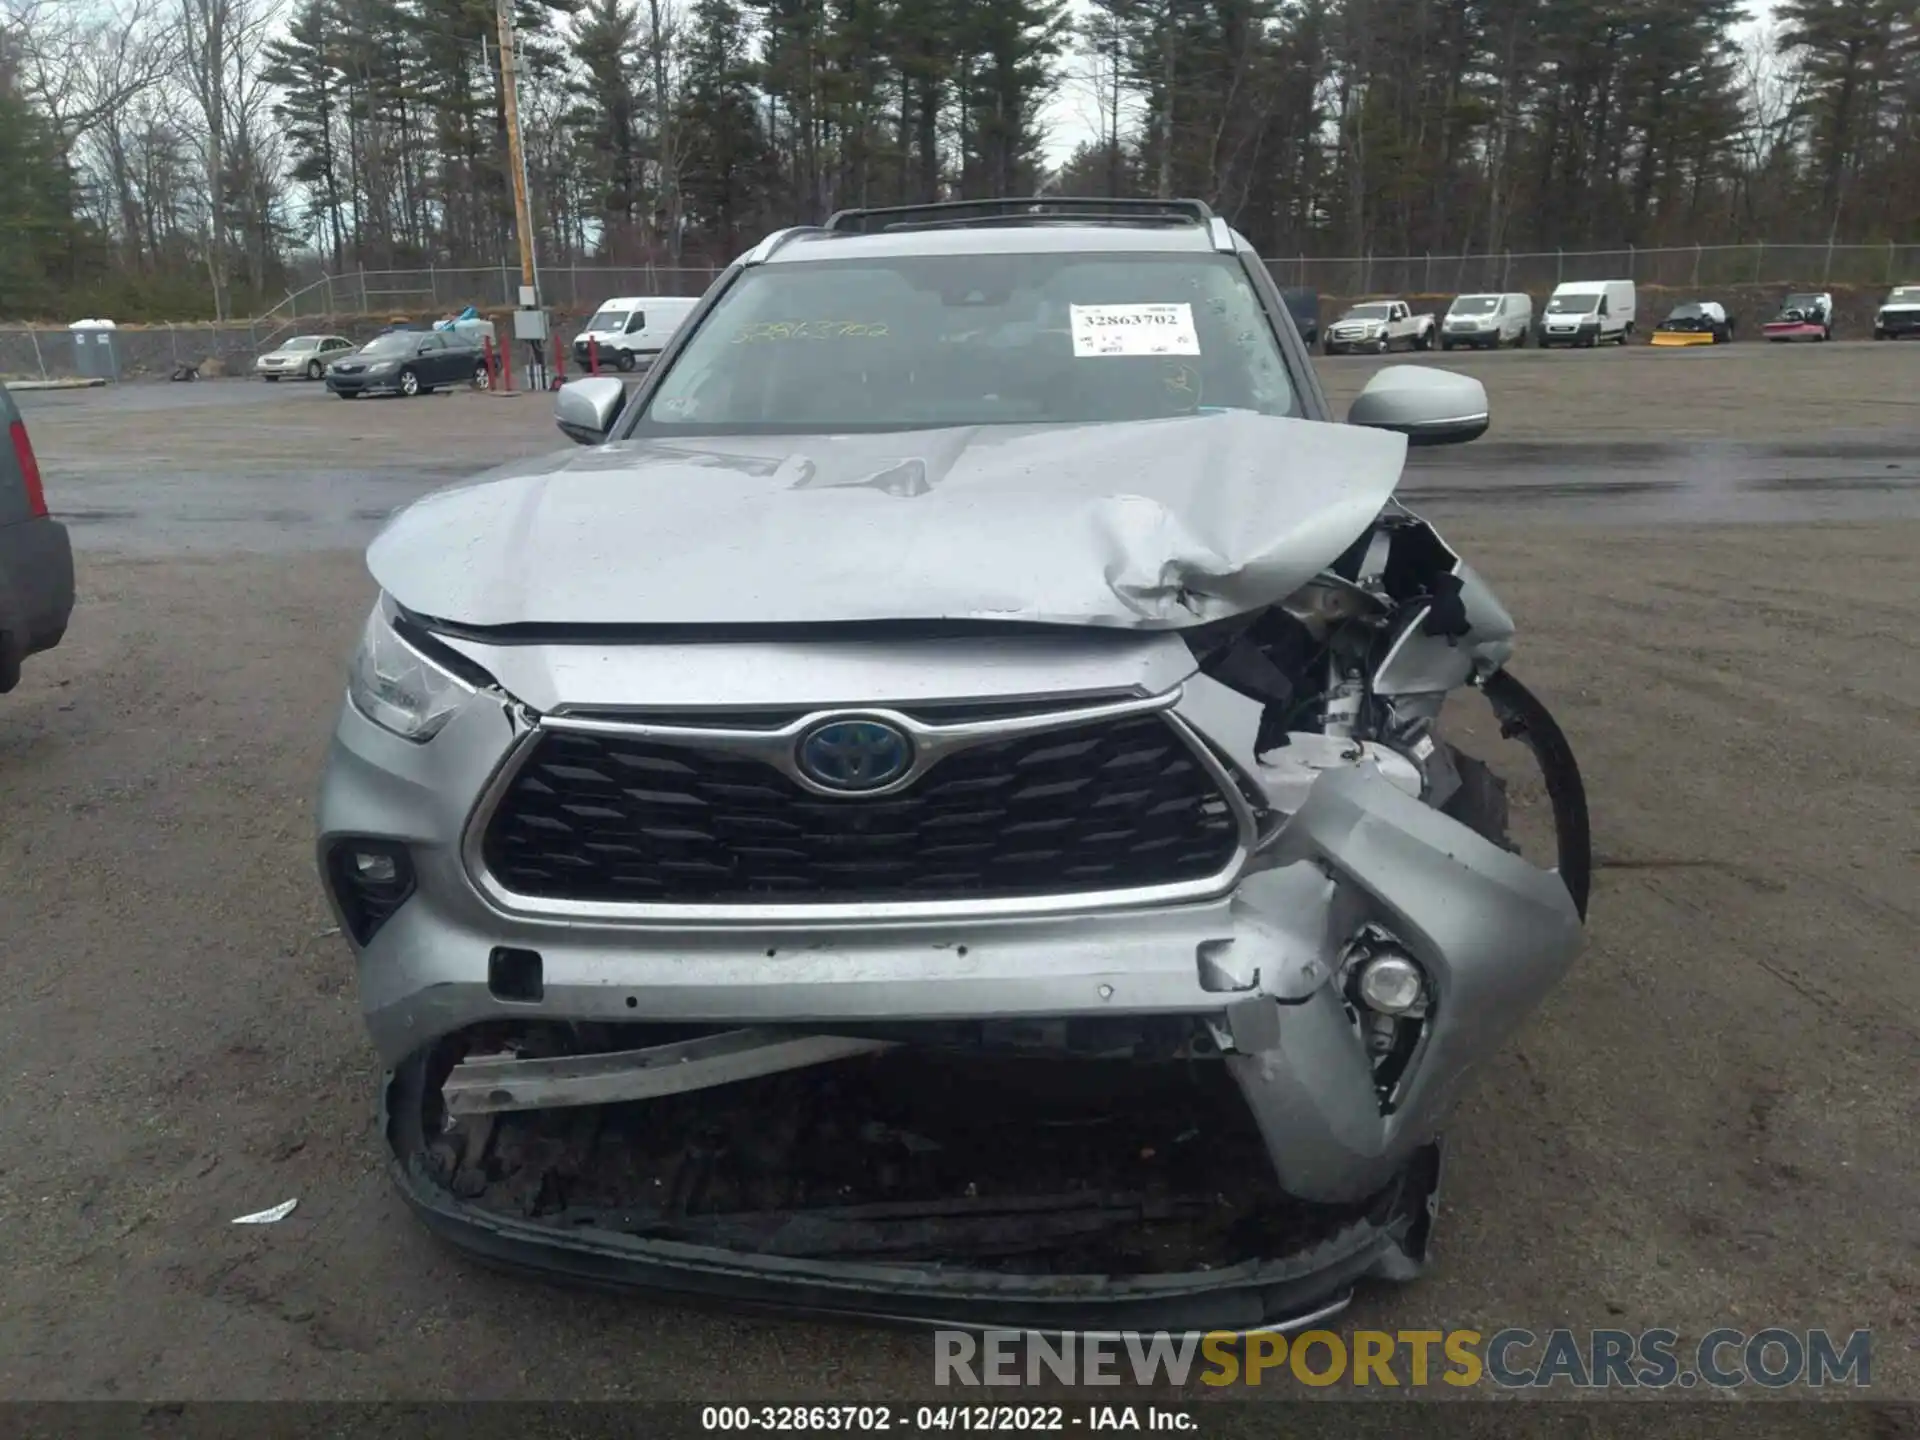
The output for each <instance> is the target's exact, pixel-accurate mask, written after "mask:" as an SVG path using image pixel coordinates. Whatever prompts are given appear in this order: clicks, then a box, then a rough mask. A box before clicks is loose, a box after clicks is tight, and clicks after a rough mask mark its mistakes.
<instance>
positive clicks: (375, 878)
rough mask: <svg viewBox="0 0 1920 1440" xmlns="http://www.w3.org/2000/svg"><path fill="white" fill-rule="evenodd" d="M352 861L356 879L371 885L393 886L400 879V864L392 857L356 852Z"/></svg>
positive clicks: (369, 852) (370, 852) (365, 851)
mask: <svg viewBox="0 0 1920 1440" xmlns="http://www.w3.org/2000/svg"><path fill="white" fill-rule="evenodd" d="M352 859H353V874H354V878H355V879H358V880H363V881H365V882H367V883H368V884H370V885H391V884H392V883H393V882H394V881H396V880H398V879H399V878H400V862H399V861H398V860H395V859H394V858H393V856H391V855H381V854H378V853H376V852H374V851H370V850H355V851H354V852H353V854H352Z"/></svg>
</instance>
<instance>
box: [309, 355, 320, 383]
mask: <svg viewBox="0 0 1920 1440" xmlns="http://www.w3.org/2000/svg"><path fill="white" fill-rule="evenodd" d="M307 378H308V379H309V380H318V379H319V378H320V362H319V361H318V360H309V361H308V362H307Z"/></svg>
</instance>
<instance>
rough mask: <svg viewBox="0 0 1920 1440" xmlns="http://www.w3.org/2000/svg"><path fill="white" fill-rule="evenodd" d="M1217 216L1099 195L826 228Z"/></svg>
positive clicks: (887, 212)
mask: <svg viewBox="0 0 1920 1440" xmlns="http://www.w3.org/2000/svg"><path fill="white" fill-rule="evenodd" d="M1214 218H1215V217H1214V213H1213V211H1212V209H1211V208H1210V207H1209V206H1208V205H1207V203H1206V201H1204V200H1118V199H1112V198H1108V197H1099V196H1078V195H1045V196H1019V197H1013V198H1006V199H999V200H943V201H940V202H939V203H937V204H932V205H888V206H883V207H881V208H879V209H874V210H838V211H835V212H834V213H833V214H832V215H830V216H828V217H827V224H826V228H827V230H829V231H830V232H832V233H833V234H836V235H871V234H873V233H874V232H876V231H880V230H903V229H909V228H912V229H919V228H921V227H927V226H935V225H939V226H948V225H954V226H958V225H993V224H1013V225H1022V224H1027V225H1031V224H1035V223H1037V222H1041V221H1046V220H1055V221H1058V220H1096V221H1107V222H1109V223H1112V222H1116V221H1118V222H1126V221H1135V222H1139V221H1146V222H1148V223H1152V222H1153V221H1156V220H1157V221H1161V222H1163V223H1164V222H1168V221H1173V222H1177V223H1182V224H1191V225H1206V224H1207V223H1208V222H1210V221H1211V220H1213V219H1214Z"/></svg>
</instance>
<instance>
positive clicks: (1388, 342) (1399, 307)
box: [1321, 300, 1440, 355]
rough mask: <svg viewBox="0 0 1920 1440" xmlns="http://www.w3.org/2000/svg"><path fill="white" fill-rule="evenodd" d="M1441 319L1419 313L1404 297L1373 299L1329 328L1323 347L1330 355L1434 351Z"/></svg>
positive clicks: (1355, 307)
mask: <svg viewBox="0 0 1920 1440" xmlns="http://www.w3.org/2000/svg"><path fill="white" fill-rule="evenodd" d="M1439 328H1440V322H1439V321H1438V320H1436V319H1435V318H1434V317H1433V316H1432V315H1430V314H1429V315H1416V314H1414V313H1413V307H1411V306H1410V305H1408V304H1407V302H1406V301H1404V300H1370V301H1368V302H1367V303H1366V304H1364V305H1355V306H1354V307H1353V308H1352V309H1350V310H1348V311H1347V313H1346V314H1344V315H1342V316H1341V317H1340V318H1339V319H1338V320H1336V321H1334V322H1333V324H1332V325H1330V326H1328V327H1327V332H1326V337H1327V338H1326V340H1325V341H1324V342H1323V343H1322V346H1321V348H1322V349H1323V350H1325V352H1326V353H1327V354H1329V355H1347V354H1351V353H1353V352H1355V351H1371V352H1372V353H1374V354H1376V355H1384V354H1386V353H1387V351H1389V350H1394V349H1405V350H1431V349H1432V348H1433V342H1434V339H1435V337H1436V336H1437V335H1438V333H1439Z"/></svg>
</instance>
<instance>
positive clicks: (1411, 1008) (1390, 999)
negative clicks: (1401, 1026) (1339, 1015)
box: [1355, 953, 1427, 1015]
mask: <svg viewBox="0 0 1920 1440" xmlns="http://www.w3.org/2000/svg"><path fill="white" fill-rule="evenodd" d="M1355 988H1356V989H1357V990H1358V991H1359V994H1360V1000H1361V1003H1363V1004H1364V1005H1365V1006H1366V1007H1367V1008H1368V1009H1369V1010H1372V1011H1374V1012H1375V1013H1376V1014H1380V1015H1412V1014H1414V1013H1415V1012H1416V1011H1418V1010H1420V1009H1422V1008H1424V1006H1425V1003H1426V998H1427V985H1426V977H1424V976H1423V975H1422V974H1421V973H1420V967H1419V966H1418V965H1416V964H1414V963H1413V961H1411V960H1409V959H1408V958H1407V957H1406V956H1404V955H1397V954H1392V953H1387V954H1380V955H1375V956H1374V957H1373V958H1372V959H1371V960H1368V961H1367V962H1366V963H1365V964H1364V965H1362V966H1361V968H1360V975H1359V979H1358V982H1357V984H1356V987H1355Z"/></svg>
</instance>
